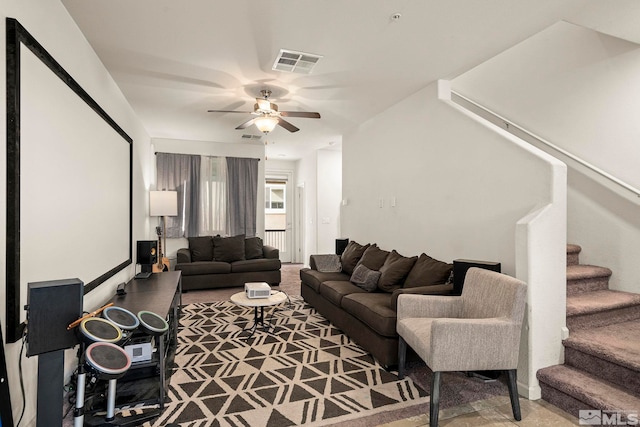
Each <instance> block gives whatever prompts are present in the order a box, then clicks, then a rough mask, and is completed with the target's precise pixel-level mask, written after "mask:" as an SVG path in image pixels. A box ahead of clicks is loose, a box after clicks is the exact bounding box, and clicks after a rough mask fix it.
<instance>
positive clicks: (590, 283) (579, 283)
mask: <svg viewBox="0 0 640 427" xmlns="http://www.w3.org/2000/svg"><path fill="white" fill-rule="evenodd" d="M606 289H609V278H608V277H596V278H591V279H577V280H567V295H577V294H579V293H582V292H591V291H602V290H606Z"/></svg>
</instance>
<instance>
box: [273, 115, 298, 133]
mask: <svg viewBox="0 0 640 427" xmlns="http://www.w3.org/2000/svg"><path fill="white" fill-rule="evenodd" d="M278 124H279V125H280V126H282V127H283V128H285V129H286V130H288V131H289V132H298V131H299V130H300V129H298V128H297V127H295V126H294V125H292V124H291V123H289V122H288V121H286V120H282V119H281V118H278Z"/></svg>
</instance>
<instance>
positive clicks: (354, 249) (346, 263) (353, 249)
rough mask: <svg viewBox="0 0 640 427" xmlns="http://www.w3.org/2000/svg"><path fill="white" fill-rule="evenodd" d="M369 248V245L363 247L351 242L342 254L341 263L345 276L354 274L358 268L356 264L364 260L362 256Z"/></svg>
mask: <svg viewBox="0 0 640 427" xmlns="http://www.w3.org/2000/svg"><path fill="white" fill-rule="evenodd" d="M368 247H369V244H368V243H367V244H366V245H364V246H363V245H361V244H359V243H357V242H354V241H351V242H349V244H348V245H347V247H346V248H345V249H344V252H342V255H341V257H340V262H341V263H342V271H343V272H344V273H345V274H352V273H353V269H354V268H356V264H358V261H360V258H362V254H363V253H364V251H365V250H366V249H367V248H368Z"/></svg>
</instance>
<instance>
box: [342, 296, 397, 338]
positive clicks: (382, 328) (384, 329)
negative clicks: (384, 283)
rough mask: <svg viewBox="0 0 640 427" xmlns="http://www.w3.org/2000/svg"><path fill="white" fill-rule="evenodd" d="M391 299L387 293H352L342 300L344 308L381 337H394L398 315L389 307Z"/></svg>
mask: <svg viewBox="0 0 640 427" xmlns="http://www.w3.org/2000/svg"><path fill="white" fill-rule="evenodd" d="M390 298H391V294H388V293H386V292H371V293H369V292H363V293H351V294H349V295H345V296H344V297H343V298H342V308H343V309H344V310H345V311H346V312H348V313H350V314H351V315H353V316H354V317H356V318H357V319H359V320H360V321H361V322H363V323H365V324H366V325H367V326H369V327H370V328H371V329H373V330H374V331H375V332H377V333H378V334H379V335H383V336H385V337H394V336H396V318H397V314H396V311H395V310H392V309H391V307H390V306H389V299H390Z"/></svg>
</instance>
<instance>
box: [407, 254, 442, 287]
mask: <svg viewBox="0 0 640 427" xmlns="http://www.w3.org/2000/svg"><path fill="white" fill-rule="evenodd" d="M451 270H453V264H447V263H446V262H442V261H438V260H437V259H434V258H431V257H430V256H429V255H427V254H425V253H423V254H422V255H420V258H418V260H417V261H416V263H415V264H414V266H413V268H412V269H411V271H410V272H409V275H408V276H407V278H406V280H405V281H404V287H405V288H412V287H414V286H429V285H437V284H442V283H445V282H446V281H447V279H448V278H449V274H450V273H451Z"/></svg>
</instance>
